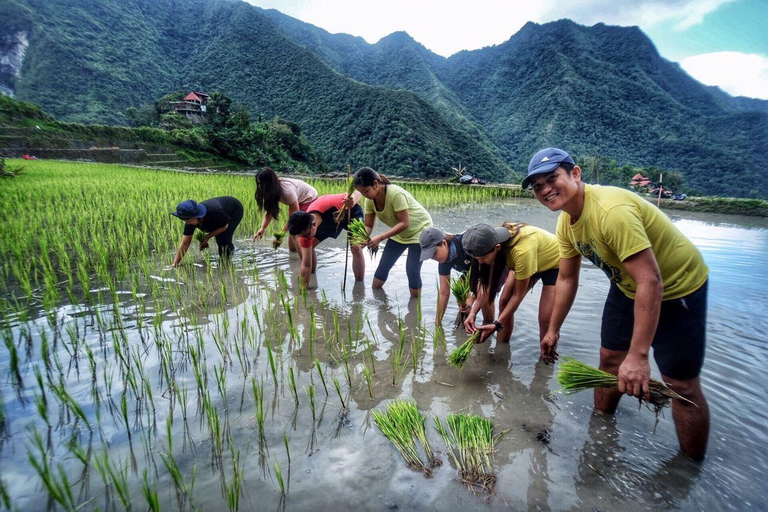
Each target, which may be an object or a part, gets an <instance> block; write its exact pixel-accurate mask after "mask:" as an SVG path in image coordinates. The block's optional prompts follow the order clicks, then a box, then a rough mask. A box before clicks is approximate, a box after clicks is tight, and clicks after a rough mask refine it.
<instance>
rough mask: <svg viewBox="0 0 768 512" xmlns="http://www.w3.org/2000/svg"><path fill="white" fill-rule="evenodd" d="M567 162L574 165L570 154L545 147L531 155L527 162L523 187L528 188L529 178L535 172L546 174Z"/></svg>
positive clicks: (535, 173) (534, 174)
mask: <svg viewBox="0 0 768 512" xmlns="http://www.w3.org/2000/svg"><path fill="white" fill-rule="evenodd" d="M562 163H567V164H571V165H576V162H574V161H573V158H571V155H569V154H568V153H566V152H565V151H563V150H562V149H557V148H545V149H542V150H541V151H539V152H538V153H536V154H535V155H533V158H531V163H529V164H528V176H526V177H525V179H524V180H523V188H524V189H525V188H528V187H529V186H530V184H531V178H533V177H534V176H536V175H537V174H546V173H549V172H552V171H554V170H555V169H557V168H558V167H560V164H562Z"/></svg>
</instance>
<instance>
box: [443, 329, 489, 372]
mask: <svg viewBox="0 0 768 512" xmlns="http://www.w3.org/2000/svg"><path fill="white" fill-rule="evenodd" d="M482 333H483V332H482V331H480V330H477V331H475V332H474V333H472V335H471V336H470V337H469V338H467V341H465V342H464V343H463V344H462V345H461V346H460V347H459V348H457V349H456V350H454V351H453V352H452V353H451V355H449V356H448V362H449V363H451V365H452V366H455V367H456V368H463V367H464V363H466V362H467V360H468V359H469V355H470V354H471V353H472V348H473V347H474V346H475V344H476V343H477V342H478V341H480V336H481V335H482Z"/></svg>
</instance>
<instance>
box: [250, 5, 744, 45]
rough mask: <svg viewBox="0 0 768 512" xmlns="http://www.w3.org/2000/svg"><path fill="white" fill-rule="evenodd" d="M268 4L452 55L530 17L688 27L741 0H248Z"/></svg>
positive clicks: (369, 36) (334, 29)
mask: <svg viewBox="0 0 768 512" xmlns="http://www.w3.org/2000/svg"><path fill="white" fill-rule="evenodd" d="M247 1H248V2H250V3H252V4H254V5H258V6H259V7H262V8H265V9H277V10H279V11H281V12H283V13H284V14H287V15H289V16H292V17H294V18H298V19H300V20H302V21H305V22H307V23H311V24H313V25H317V26H318V27H321V28H324V29H325V30H327V31H329V32H331V33H338V32H344V33H347V34H352V35H356V36H361V37H363V38H364V39H365V40H366V41H368V42H369V43H375V42H377V41H378V40H379V39H381V38H382V37H384V36H386V35H388V34H391V33H392V32H396V31H399V30H404V31H406V32H408V33H409V34H410V35H411V36H412V37H413V38H414V39H416V40H417V41H418V42H420V43H421V44H423V45H424V46H426V47H427V48H429V49H430V50H432V51H433V52H435V53H438V54H440V55H444V56H448V55H451V54H453V53H455V52H458V51H460V50H474V49H477V48H482V47H483V46H489V45H493V44H500V43H503V42H504V41H506V40H507V39H509V38H510V37H511V36H512V35H513V34H514V33H515V32H517V31H518V30H520V27H522V26H523V25H525V23H526V22H528V21H534V22H537V23H546V22H548V21H553V20H558V19H561V18H570V19H572V20H574V21H576V22H577V23H581V24H585V25H593V24H595V23H598V22H603V23H608V24H612V25H639V26H640V27H641V28H648V27H651V26H653V25H655V24H657V23H660V22H668V21H671V22H673V23H675V27H676V28H677V29H679V30H684V29H686V28H688V27H691V26H693V25H696V24H697V23H700V22H701V21H702V20H703V18H704V16H706V15H707V14H709V13H711V12H712V11H714V10H716V9H717V8H719V7H720V6H722V5H724V4H726V3H729V2H733V1H735V0H540V1H535V0H515V1H511V0H475V1H472V2H470V1H467V0H442V1H441V0H388V1H384V0H247Z"/></svg>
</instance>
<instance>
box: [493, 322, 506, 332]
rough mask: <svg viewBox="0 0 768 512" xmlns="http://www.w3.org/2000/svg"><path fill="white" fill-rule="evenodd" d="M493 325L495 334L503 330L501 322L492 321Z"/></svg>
mask: <svg viewBox="0 0 768 512" xmlns="http://www.w3.org/2000/svg"><path fill="white" fill-rule="evenodd" d="M493 325H495V326H496V331H495V332H499V331H500V330H502V329H503V328H504V326H503V325H501V322H499V321H498V320H494V321H493Z"/></svg>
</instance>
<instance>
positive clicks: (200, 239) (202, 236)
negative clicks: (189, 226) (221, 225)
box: [195, 229, 207, 251]
mask: <svg viewBox="0 0 768 512" xmlns="http://www.w3.org/2000/svg"><path fill="white" fill-rule="evenodd" d="M195 240H197V241H198V243H201V244H202V243H203V240H205V233H203V232H202V231H200V230H199V229H198V230H196V231H195ZM206 249H207V247H202V248H200V250H201V251H204V250H206Z"/></svg>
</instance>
